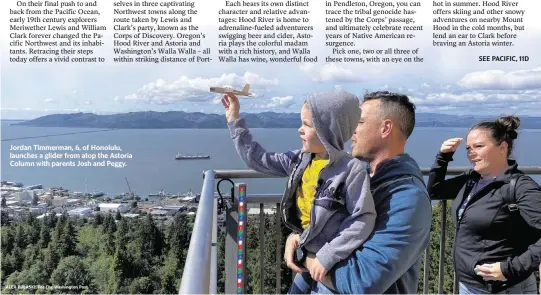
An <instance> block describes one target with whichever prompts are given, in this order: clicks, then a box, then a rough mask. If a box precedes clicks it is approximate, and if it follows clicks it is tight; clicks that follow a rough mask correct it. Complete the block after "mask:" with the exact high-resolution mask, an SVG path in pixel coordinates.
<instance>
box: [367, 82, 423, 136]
mask: <svg viewBox="0 0 541 295" xmlns="http://www.w3.org/2000/svg"><path fill="white" fill-rule="evenodd" d="M376 99H377V100H379V101H380V102H381V104H380V105H381V107H380V115H381V116H382V117H384V118H390V119H391V120H393V123H395V124H397V125H398V128H399V129H400V131H401V132H402V134H403V135H404V136H405V137H406V138H408V137H409V136H410V135H411V133H412V132H413V127H415V105H414V104H413V103H412V102H411V101H410V100H409V98H408V96H407V95H405V94H400V93H393V92H389V91H375V92H370V93H367V94H365V95H364V99H363V102H365V101H369V100H376Z"/></svg>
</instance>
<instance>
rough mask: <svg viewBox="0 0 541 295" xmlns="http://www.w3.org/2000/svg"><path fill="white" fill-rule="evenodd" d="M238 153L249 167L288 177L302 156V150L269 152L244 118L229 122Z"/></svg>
mask: <svg viewBox="0 0 541 295" xmlns="http://www.w3.org/2000/svg"><path fill="white" fill-rule="evenodd" d="M227 126H228V127H229V131H230V133H231V138H232V139H233V143H234V144H235V149H236V150H237V153H238V154H239V156H240V157H241V159H242V160H243V161H244V163H245V164H246V166H248V167H249V168H251V169H253V170H255V171H257V172H261V173H265V174H271V175H276V176H282V177H287V176H289V174H290V173H291V170H292V169H293V167H292V166H293V162H294V160H295V159H296V158H297V157H299V156H300V150H298V151H289V152H287V153H274V152H267V151H266V150H265V149H264V148H263V147H262V146H261V145H260V144H259V143H258V142H256V141H254V140H252V135H251V134H250V132H249V131H248V128H246V121H245V120H244V119H237V120H235V121H232V122H229V123H227Z"/></svg>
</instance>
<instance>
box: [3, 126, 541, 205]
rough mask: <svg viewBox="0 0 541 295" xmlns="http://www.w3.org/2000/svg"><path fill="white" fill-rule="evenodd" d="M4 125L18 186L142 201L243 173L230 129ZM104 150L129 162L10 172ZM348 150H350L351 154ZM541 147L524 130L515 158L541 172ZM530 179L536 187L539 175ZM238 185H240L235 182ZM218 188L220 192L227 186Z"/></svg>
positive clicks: (423, 152)
mask: <svg viewBox="0 0 541 295" xmlns="http://www.w3.org/2000/svg"><path fill="white" fill-rule="evenodd" d="M10 123H12V122H2V126H1V131H2V135H1V137H2V140H3V141H2V171H1V179H2V180H7V181H15V182H22V183H23V184H24V185H32V184H42V185H43V186H44V187H46V188H48V187H53V186H56V187H59V186H61V187H64V188H67V189H69V190H72V191H80V192H85V191H86V192H89V193H92V192H100V191H101V192H104V193H106V194H108V195H117V194H121V193H124V192H128V186H127V184H126V179H125V178H127V179H128V182H129V186H130V188H131V189H132V190H133V191H135V192H136V193H137V194H139V195H140V196H142V197H146V196H147V195H148V194H150V193H156V192H159V191H160V190H162V189H163V190H164V191H165V192H169V193H181V192H186V191H189V190H192V191H194V192H197V193H199V192H200V190H201V185H202V183H203V171H205V170H209V169H246V166H245V165H244V163H243V162H242V161H241V160H240V158H239V156H238V155H237V153H236V151H235V149H234V147H233V143H232V142H231V139H230V137H229V131H228V130H227V129H215V130H207V129H158V130H147V129H126V130H113V131H106V132H90V133H79V134H71V135H63V136H50V137H40V138H29V139H19V140H11V141H5V140H6V139H11V138H20V137H34V136H42V135H51V134H61V133H77V132H84V131H94V130H100V129H90V128H49V127H23V126H11V125H9V124H10ZM251 132H252V134H253V135H254V138H255V139H256V140H258V141H259V142H260V143H261V144H262V145H263V146H264V147H265V148H266V149H267V150H268V151H277V152H285V151H287V150H290V149H296V148H300V146H301V143H300V140H299V136H298V133H297V129H253V130H251ZM466 132H467V129H466V128H417V129H415V131H414V133H413V134H412V136H411V138H410V140H409V141H408V145H407V146H406V152H408V153H409V154H410V155H411V156H412V157H413V158H414V159H416V160H417V162H418V163H419V165H420V166H421V167H428V166H430V165H432V162H433V160H434V157H435V155H436V154H437V152H438V150H439V148H440V146H441V143H442V142H443V141H444V140H445V139H448V138H451V137H464V136H465V134H466ZM12 144H13V145H22V144H24V145H32V144H40V145H80V146H82V145H86V144H95V145H108V144H111V145H113V144H116V145H118V146H120V147H121V148H122V149H123V152H127V153H131V154H132V155H133V158H132V159H128V160H125V161H127V166H126V167H125V168H112V167H55V168H51V167H10V159H9V147H10V146H11V145H12ZM349 146H350V144H349V143H348V144H347V147H348V148H347V149H348V150H349V149H350V148H349ZM539 147H541V130H522V131H521V133H520V135H519V138H518V140H517V142H516V147H515V149H516V150H515V153H514V154H515V158H516V159H517V160H518V162H519V164H520V165H523V166H541V157H539V155H538V151H537V148H539ZM177 153H185V154H206V155H210V156H211V159H210V160H184V161H179V160H175V159H174V157H175V155H176V154H177ZM454 159H455V161H454V162H453V163H452V164H451V165H452V166H467V165H469V163H468V162H467V160H466V153H465V148H464V145H461V146H460V148H459V150H458V151H457V153H456V154H455V156H454ZM534 179H535V180H536V181H537V182H538V183H541V177H540V176H535V177H534ZM236 181H240V180H236ZM242 181H243V182H245V183H247V184H248V190H249V192H253V193H282V192H283V189H284V186H285V179H283V178H282V179H247V180H242ZM222 183H223V190H225V191H229V187H230V185H229V184H228V183H226V182H222Z"/></svg>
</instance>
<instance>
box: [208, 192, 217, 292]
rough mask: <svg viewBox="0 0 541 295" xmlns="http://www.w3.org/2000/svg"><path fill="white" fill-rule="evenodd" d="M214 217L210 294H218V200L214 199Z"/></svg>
mask: <svg viewBox="0 0 541 295" xmlns="http://www.w3.org/2000/svg"><path fill="white" fill-rule="evenodd" d="M213 211H214V212H213V217H212V247H211V250H210V251H211V253H210V259H211V260H210V286H209V292H210V294H217V292H218V289H217V288H218V200H217V199H214V210H213Z"/></svg>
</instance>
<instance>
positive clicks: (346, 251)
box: [316, 167, 376, 270]
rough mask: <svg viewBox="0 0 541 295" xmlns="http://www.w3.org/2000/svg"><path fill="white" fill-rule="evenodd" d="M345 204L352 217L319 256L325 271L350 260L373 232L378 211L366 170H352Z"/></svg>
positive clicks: (348, 180)
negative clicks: (340, 262) (347, 259)
mask: <svg viewBox="0 0 541 295" xmlns="http://www.w3.org/2000/svg"><path fill="white" fill-rule="evenodd" d="M345 201H346V207H347V210H348V212H349V213H350V215H349V216H348V217H347V218H346V219H344V221H343V222H342V224H341V225H340V229H339V233H338V235H337V236H336V237H335V238H334V239H332V240H331V241H329V242H327V243H325V245H323V247H322V248H321V249H320V250H319V251H318V252H317V253H316V257H317V259H318V261H319V263H320V264H321V265H322V266H323V267H324V268H325V269H326V270H330V269H331V268H332V267H333V266H334V265H335V264H336V263H338V262H339V261H342V260H345V259H346V258H348V257H349V256H350V255H351V254H352V253H353V252H355V250H357V249H358V248H359V247H360V246H361V245H362V243H364V242H365V241H366V239H367V238H368V237H369V236H370V234H371V233H372V230H373V229H374V224H375V221H376V209H375V207H374V199H373V198H372V194H371V192H370V178H369V177H368V173H367V172H366V170H365V169H363V168H361V167H355V168H354V169H352V172H351V174H350V175H349V176H348V177H347V180H346V200H345Z"/></svg>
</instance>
